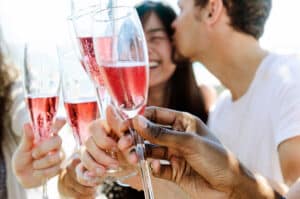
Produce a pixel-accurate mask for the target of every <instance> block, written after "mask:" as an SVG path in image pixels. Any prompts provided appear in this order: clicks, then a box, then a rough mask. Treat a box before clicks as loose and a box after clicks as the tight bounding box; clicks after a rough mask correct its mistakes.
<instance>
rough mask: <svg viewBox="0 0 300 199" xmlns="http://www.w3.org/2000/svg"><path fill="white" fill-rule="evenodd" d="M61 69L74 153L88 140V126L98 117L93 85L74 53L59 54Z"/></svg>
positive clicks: (61, 52) (68, 51) (70, 51)
mask: <svg viewBox="0 0 300 199" xmlns="http://www.w3.org/2000/svg"><path fill="white" fill-rule="evenodd" d="M59 55H60V56H59V59H60V64H61V67H62V91H63V98H64V106H65V109H66V113H67V121H68V124H69V125H70V127H71V128H72V131H73V135H74V138H75V142H76V149H75V150H76V152H78V151H79V149H80V146H81V145H82V144H83V143H84V142H85V141H86V140H87V139H88V137H89V134H88V132H87V127H88V125H89V124H90V123H91V122H92V121H94V120H96V119H97V117H98V116H99V112H98V106H97V97H96V92H95V89H94V85H93V83H92V82H91V80H90V79H89V77H88V75H87V74H86V73H85V71H84V69H83V68H82V66H81V63H80V61H79V60H78V59H77V56H76V54H75V52H74V51H72V50H71V49H70V50H67V51H65V52H63V51H60V53H59Z"/></svg>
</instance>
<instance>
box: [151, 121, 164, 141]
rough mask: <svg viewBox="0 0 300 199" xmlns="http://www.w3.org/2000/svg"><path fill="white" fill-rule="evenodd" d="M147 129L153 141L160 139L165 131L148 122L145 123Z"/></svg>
mask: <svg viewBox="0 0 300 199" xmlns="http://www.w3.org/2000/svg"><path fill="white" fill-rule="evenodd" d="M147 129H149V131H150V135H151V136H152V137H153V138H154V139H156V138H159V137H161V136H162V135H163V134H164V133H165V130H164V129H163V128H161V127H159V126H156V125H154V124H152V123H150V122H149V123H147Z"/></svg>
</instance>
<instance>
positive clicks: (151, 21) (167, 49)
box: [144, 12, 176, 87]
mask: <svg viewBox="0 0 300 199" xmlns="http://www.w3.org/2000/svg"><path fill="white" fill-rule="evenodd" d="M144 32H145V36H146V40H147V45H148V54H149V63H150V82H149V86H150V87H153V86H158V85H160V84H164V83H166V82H167V81H168V80H169V79H170V77H171V76H172V75H173V73H174V71H175V69H176V66H175V64H174V63H173V61H172V44H171V41H170V38H169V36H168V34H167V33H166V31H165V27H164V26H163V24H162V22H161V20H160V19H159V17H158V16H157V15H156V14H155V13H154V12H151V13H150V15H149V17H147V21H146V22H144Z"/></svg>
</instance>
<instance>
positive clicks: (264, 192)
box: [230, 174, 282, 199]
mask: <svg viewBox="0 0 300 199" xmlns="http://www.w3.org/2000/svg"><path fill="white" fill-rule="evenodd" d="M240 198H243V199H253V198H256V199H282V197H281V196H280V194H278V193H277V192H276V191H275V190H274V189H273V188H272V187H271V185H270V184H269V183H268V181H267V180H266V179H265V178H264V177H262V176H260V175H255V176H253V175H251V174H247V175H245V176H244V177H243V179H242V180H241V182H240V184H239V186H238V187H236V188H234V189H233V191H232V194H231V196H230V199H240Z"/></svg>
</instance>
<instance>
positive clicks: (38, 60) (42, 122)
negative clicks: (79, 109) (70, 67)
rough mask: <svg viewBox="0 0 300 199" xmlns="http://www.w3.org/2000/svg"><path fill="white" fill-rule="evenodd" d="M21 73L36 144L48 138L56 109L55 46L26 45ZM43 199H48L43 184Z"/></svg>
mask: <svg viewBox="0 0 300 199" xmlns="http://www.w3.org/2000/svg"><path fill="white" fill-rule="evenodd" d="M23 72H24V77H23V79H24V88H25V97H26V102H27V108H28V112H29V115H30V119H31V124H32V127H33V129H34V137H35V144H37V143H38V142H40V141H42V140H44V139H47V138H49V137H50V136H51V133H52V130H51V128H52V125H53V123H54V121H55V116H56V112H57V107H58V96H59V88H60V70H59V63H58V56H57V49H56V46H54V45H51V44H45V43H43V44H33V43H32V44H26V46H25V52H24V71H23ZM43 199H48V195H47V184H46V182H45V184H44V185H43Z"/></svg>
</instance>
